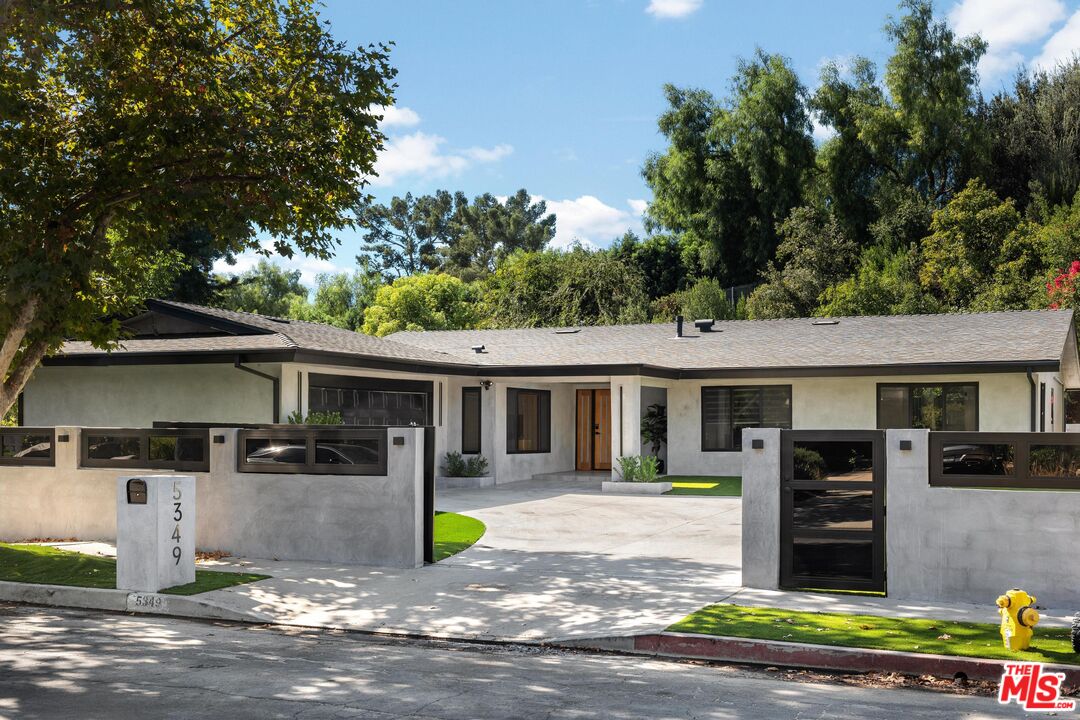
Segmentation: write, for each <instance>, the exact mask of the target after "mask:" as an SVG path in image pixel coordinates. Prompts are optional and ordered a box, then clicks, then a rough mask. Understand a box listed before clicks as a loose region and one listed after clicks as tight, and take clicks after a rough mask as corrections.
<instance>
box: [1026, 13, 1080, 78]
mask: <svg viewBox="0 0 1080 720" xmlns="http://www.w3.org/2000/svg"><path fill="white" fill-rule="evenodd" d="M1077 53H1080V10H1077V11H1076V12H1075V13H1073V16H1072V17H1070V18H1069V21H1068V22H1066V23H1065V25H1064V26H1063V27H1062V28H1061V29H1060V30H1058V31H1057V32H1056V33H1054V34H1053V35H1051V36H1050V39H1049V40H1047V41H1046V45H1044V46H1043V50H1042V53H1041V54H1040V55H1039V56H1038V57H1037V58H1035V60H1034V61H1033V62H1032V65H1034V66H1035V67H1038V68H1043V69H1046V70H1050V69H1053V68H1054V67H1055V66H1057V64H1058V63H1060V62H1065V61H1067V60H1071V59H1072V58H1073V56H1074V55H1076V54H1077Z"/></svg>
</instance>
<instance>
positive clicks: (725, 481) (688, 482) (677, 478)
mask: <svg viewBox="0 0 1080 720" xmlns="http://www.w3.org/2000/svg"><path fill="white" fill-rule="evenodd" d="M656 482H669V483H671V490H669V491H668V492H666V493H664V494H665V495H713V496H716V497H742V478H741V477H730V476H719V475H668V476H666V477H661V478H657V479H656Z"/></svg>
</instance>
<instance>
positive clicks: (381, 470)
mask: <svg viewBox="0 0 1080 720" xmlns="http://www.w3.org/2000/svg"><path fill="white" fill-rule="evenodd" d="M402 427H405V426H402V425H386V426H383V425H378V426H360V425H358V426H352V427H348V428H345V427H342V426H340V425H321V426H314V425H292V426H289V427H277V428H271V429H262V428H260V429H251V430H249V429H242V430H239V431H238V432H237V434H236V471H237V472H242V473H256V474H261V475H300V474H302V475H357V476H374V477H382V476H385V475H386V473H387V445H388V444H389V442H388V440H387V438H388V437H389V434H390V432H391V431H392V430H394V428H399V429H400V428H402ZM410 427H415V426H410ZM298 439H303V441H304V462H302V463H286V462H283V463H252V462H248V461H247V452H246V446H247V441H248V440H298ZM373 439H374V440H377V441H378V443H379V449H378V460H377V461H376V462H374V463H367V464H361V463H357V464H354V465H338V464H332V463H318V462H315V457H316V455H315V453H316V448H317V446H318V444H319V442H320V441H327V440H373Z"/></svg>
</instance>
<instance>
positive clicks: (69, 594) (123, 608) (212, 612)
mask: <svg viewBox="0 0 1080 720" xmlns="http://www.w3.org/2000/svg"><path fill="white" fill-rule="evenodd" d="M0 600H3V601H8V602H18V603H27V604H30V605H45V606H48V607H67V608H80V609H83V610H109V611H111V612H131V613H140V614H145V615H171V616H175V617H187V618H197V619H200V620H231V621H234V622H249V623H250V622H255V623H271V622H273V618H271V617H270V616H269V615H264V614H262V613H255V612H239V611H237V610H233V609H231V608H227V607H224V606H222V605H218V604H217V603H214V602H210V601H207V600H204V599H200V598H199V597H198V596H197V595H164V594H161V593H138V592H128V591H127V590H110V589H105V588H81V587H69V586H66V585H38V584H33V583H17V582H7V581H0Z"/></svg>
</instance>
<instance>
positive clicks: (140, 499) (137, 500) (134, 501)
mask: <svg viewBox="0 0 1080 720" xmlns="http://www.w3.org/2000/svg"><path fill="white" fill-rule="evenodd" d="M127 498H128V505H145V504H146V481H145V480H142V479H140V478H131V479H130V480H128V481H127Z"/></svg>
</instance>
